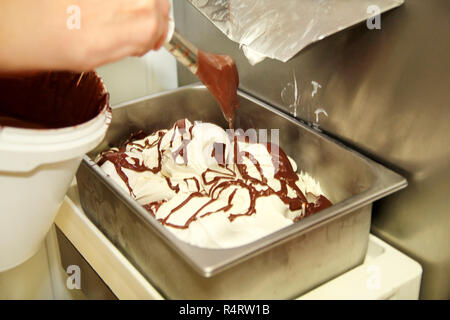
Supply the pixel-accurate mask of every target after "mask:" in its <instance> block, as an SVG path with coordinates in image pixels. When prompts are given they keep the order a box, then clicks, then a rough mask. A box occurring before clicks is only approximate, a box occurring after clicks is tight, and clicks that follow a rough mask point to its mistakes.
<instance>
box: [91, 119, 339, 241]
mask: <svg viewBox="0 0 450 320" xmlns="http://www.w3.org/2000/svg"><path fill="white" fill-rule="evenodd" d="M230 132H231V133H230ZM97 163H98V165H99V166H101V168H102V169H103V170H104V172H106V174H108V175H109V176H110V177H111V179H113V180H114V181H115V182H116V183H117V184H118V185H120V186H121V187H122V188H123V189H124V190H125V191H126V192H128V193H129V194H130V195H131V196H132V197H133V198H135V199H136V200H137V201H138V202H139V203H140V204H142V205H143V206H144V208H146V209H147V210H148V212H149V213H150V214H151V215H152V216H154V217H155V218H156V219H157V220H158V221H159V222H160V223H162V224H163V225H164V226H165V227H166V228H167V229H168V230H170V231H171V232H172V233H174V234H175V235H176V236H177V237H178V238H179V239H181V240H183V241H186V242H188V243H190V244H192V245H196V246H199V247H205V248H230V247H236V246H240V245H244V244H247V243H250V242H252V241H255V240H257V239H259V238H261V237H264V236H266V235H268V234H270V233H272V232H275V231H277V230H279V229H282V228H284V227H286V226H289V225H291V224H292V223H294V222H295V221H298V220H300V219H302V218H304V217H306V216H308V215H311V214H313V213H315V212H317V211H319V210H322V209H324V208H326V207H328V206H330V205H331V203H330V201H329V200H328V199H327V198H326V197H325V196H324V195H323V192H322V190H321V188H320V185H319V183H317V182H316V181H315V180H314V179H313V178H312V177H310V176H309V175H308V174H307V173H303V172H301V173H296V171H297V165H296V163H295V161H293V160H292V159H291V158H290V157H288V156H287V155H286V154H285V153H284V152H283V150H282V149H281V148H279V147H278V146H277V145H275V144H272V143H269V142H267V143H255V142H253V141H249V139H247V138H246V137H245V136H244V135H239V134H236V132H233V131H230V130H229V131H225V130H223V129H222V128H221V127H219V126H217V125H214V124H212V123H203V122H195V123H192V122H190V121H189V120H187V119H182V120H178V121H177V122H176V123H175V124H174V125H173V127H172V128H170V129H168V130H159V131H156V132H154V133H152V134H150V135H146V134H144V133H143V132H139V133H136V134H134V135H133V136H132V137H131V138H130V139H128V140H127V142H125V143H124V144H123V146H122V147H121V148H112V149H110V150H107V151H104V152H102V153H101V154H100V155H99V156H98V158H97Z"/></svg>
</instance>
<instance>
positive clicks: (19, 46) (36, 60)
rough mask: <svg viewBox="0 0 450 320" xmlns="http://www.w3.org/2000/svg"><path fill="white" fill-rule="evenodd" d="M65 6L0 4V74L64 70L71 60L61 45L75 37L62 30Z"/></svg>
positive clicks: (16, 0) (26, 0)
mask: <svg viewBox="0 0 450 320" xmlns="http://www.w3.org/2000/svg"><path fill="white" fill-rule="evenodd" d="M66 3H68V1H65V0H56V1H53V0H40V1H34V0H2V1H0V47H1V50H0V70H3V71H21V70H39V69H64V66H65V65H66V64H67V60H69V59H71V57H70V56H68V55H67V53H66V52H64V50H65V46H64V45H65V44H64V42H66V41H71V38H73V37H74V36H75V35H73V34H70V32H69V30H68V29H67V27H66V19H67V16H68V15H67V13H66V9H65V8H66ZM63 40H64V41H63Z"/></svg>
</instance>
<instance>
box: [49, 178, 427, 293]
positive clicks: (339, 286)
mask: <svg viewBox="0 0 450 320" xmlns="http://www.w3.org/2000/svg"><path fill="white" fill-rule="evenodd" d="M55 224H56V225H57V226H58V227H59V229H61V231H62V232H63V233H64V234H65V236H66V237H67V238H68V239H69V240H70V242H71V243H72V244H73V245H74V246H75V247H76V248H77V250H78V251H79V252H80V254H81V255H82V256H83V257H84V259H85V260H86V261H87V262H88V263H89V264H90V265H91V267H92V268H93V269H94V270H95V271H96V272H97V274H98V275H99V276H100V277H101V278H102V280H103V281H104V282H105V283H106V284H107V285H108V287H109V288H110V289H111V290H112V292H113V293H114V294H115V295H116V296H117V297H118V298H119V299H163V297H162V296H161V295H160V294H159V292H158V291H157V290H156V289H155V288H153V287H152V285H151V284H150V283H149V282H148V281H147V280H146V279H145V278H144V276H142V274H141V273H140V272H139V271H138V270H137V269H136V268H135V267H134V266H133V265H132V264H131V263H130V262H129V261H128V260H127V259H126V258H125V257H124V256H123V255H122V253H121V252H120V251H119V250H118V249H117V248H116V247H115V246H114V245H113V244H112V243H111V242H110V241H109V240H108V239H107V238H106V237H105V235H104V234H103V233H102V232H101V231H100V230H99V229H98V228H97V227H96V226H95V225H94V224H93V223H92V222H91V221H90V220H89V218H88V217H87V216H86V215H85V214H84V212H83V210H82V208H81V206H80V202H79V199H78V192H77V190H76V185H74V186H72V187H71V189H70V190H69V192H68V193H67V196H66V198H65V200H64V202H63V204H62V206H61V208H60V211H59V213H58V216H57V218H56V221H55ZM421 275H422V268H421V266H420V265H419V264H418V263H417V262H416V261H414V260H412V259H411V258H409V257H408V256H406V255H404V254H403V253H401V252H400V251H398V250H396V249H394V248H393V247H391V246H389V245H388V244H387V243H385V242H383V241H382V240H380V239H378V238H377V237H375V236H373V235H370V242H369V249H368V253H367V256H366V259H365V261H364V263H363V264H362V265H360V266H358V267H356V268H354V269H352V270H351V271H348V272H346V273H344V274H342V275H341V276H339V277H337V278H335V279H333V280H331V281H329V282H327V283H325V284H323V285H322V286H320V287H318V288H316V289H314V290H312V291H310V292H308V293H306V294H304V295H302V296H301V297H299V298H298V299H417V298H418V296H419V289H420V281H421Z"/></svg>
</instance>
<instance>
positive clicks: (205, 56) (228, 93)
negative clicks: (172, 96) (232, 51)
mask: <svg viewBox="0 0 450 320" xmlns="http://www.w3.org/2000/svg"><path fill="white" fill-rule="evenodd" d="M164 47H165V48H166V49H167V50H168V51H169V52H170V53H171V54H172V55H173V56H174V57H175V58H176V59H177V60H178V62H180V63H181V64H182V65H183V66H185V67H186V68H187V69H188V70H189V71H191V72H192V73H194V74H195V75H196V76H197V77H198V78H199V79H200V81H202V82H203V84H204V85H205V86H206V87H207V88H208V90H209V91H210V92H211V93H212V95H213V96H214V97H215V98H216V100H217V101H218V102H219V104H220V108H221V109H222V113H223V115H224V117H225V119H226V120H227V122H228V126H229V127H230V129H232V128H233V120H234V112H235V110H236V109H237V108H238V104H239V101H238V96H237V89H238V87H239V75H238V71H237V67H236V63H235V62H234V60H233V58H231V57H230V56H227V55H219V54H213V53H208V52H204V51H201V50H199V49H197V48H196V47H195V46H194V45H193V44H192V43H191V42H190V41H188V40H187V39H185V38H184V37H183V36H182V35H181V34H179V33H178V31H177V30H174V31H173V34H172V36H171V39H170V41H169V42H167V43H166V44H164Z"/></svg>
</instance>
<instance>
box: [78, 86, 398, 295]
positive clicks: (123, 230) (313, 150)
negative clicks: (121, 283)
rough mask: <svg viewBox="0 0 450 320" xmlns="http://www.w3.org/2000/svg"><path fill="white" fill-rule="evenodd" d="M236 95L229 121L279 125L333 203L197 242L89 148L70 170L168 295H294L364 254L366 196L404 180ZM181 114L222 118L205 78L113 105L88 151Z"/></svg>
mask: <svg viewBox="0 0 450 320" xmlns="http://www.w3.org/2000/svg"><path fill="white" fill-rule="evenodd" d="M239 97H240V109H239V112H238V113H237V115H236V121H235V124H236V127H240V128H243V129H248V128H255V129H262V128H264V129H279V130H280V132H279V138H280V145H281V146H282V147H283V149H284V150H285V152H286V153H287V154H289V155H290V156H292V158H293V159H294V160H295V161H296V162H297V163H298V164H299V167H300V168H301V170H305V171H306V172H308V173H310V174H311V175H312V176H313V177H314V178H315V179H317V180H318V181H319V182H320V185H321V187H322V189H323V190H324V192H325V194H326V195H327V197H328V198H329V199H330V200H331V201H332V202H333V203H334V205H333V206H332V207H330V208H327V209H325V210H323V211H321V212H318V213H316V214H314V215H311V216H309V217H307V218H305V219H303V220H301V221H300V222H298V223H294V224H292V225H291V226H289V227H286V228H284V229H281V230H279V231H277V232H274V233H272V234H270V235H268V236H266V237H264V238H261V239H259V240H257V241H255V242H252V243H250V244H247V245H244V246H240V247H236V248H231V249H203V248H199V247H195V246H192V245H189V244H187V243H185V242H182V241H180V240H178V239H177V238H176V237H175V236H174V235H173V234H172V233H171V232H169V231H168V230H166V229H165V228H164V227H163V226H162V225H161V224H160V223H159V222H157V221H156V220H155V219H154V218H153V217H152V216H151V215H150V214H149V213H148V212H147V211H146V210H145V209H144V208H143V207H142V206H141V205H140V204H139V203H138V202H137V201H135V200H134V199H132V198H131V197H130V195H129V194H128V193H127V192H125V191H124V190H122V189H121V188H120V187H119V186H118V185H116V183H115V182H114V181H113V180H112V179H111V178H110V177H109V176H107V175H106V174H105V173H104V172H103V171H102V170H101V169H100V168H99V167H98V166H97V165H96V164H95V163H94V162H93V161H92V160H90V158H89V157H88V156H86V157H85V159H84V161H83V163H82V165H81V167H80V169H79V171H78V173H77V182H78V186H79V188H78V189H79V193H80V200H81V204H82V206H83V209H84V210H85V212H86V214H87V215H88V216H89V217H90V218H91V219H92V220H93V221H94V223H95V224H96V225H97V226H98V227H99V228H100V229H101V230H103V231H104V232H105V234H106V235H107V236H108V238H110V239H111V240H112V242H113V243H114V244H115V245H116V246H117V247H118V248H119V249H120V250H121V251H122V252H123V253H124V254H125V255H126V256H127V257H128V258H129V259H130V261H132V262H133V263H134V264H135V265H136V266H137V267H138V268H139V269H140V270H141V271H142V273H143V274H144V275H145V276H146V277H147V278H148V279H149V281H150V282H152V283H153V285H155V287H157V288H158V289H159V291H160V292H162V293H163V294H164V295H165V296H166V297H168V298H177V299H188V298H193V299H197V298H200V299H206V298H208V299H226V298H233V299H234V298H236V299H238V298H241V299H251V298H254V299H259V298H272V299H277V298H279V299H283V298H292V297H295V296H298V295H299V294H301V293H303V292H305V291H307V290H309V289H311V288H313V287H315V286H317V285H319V284H321V283H323V282H325V281H327V280H329V279H331V278H333V277H335V276H337V275H338V274H341V273H342V272H344V271H346V270H349V269H350V268H352V267H354V266H356V265H358V264H359V263H361V262H362V260H363V258H364V256H365V253H366V250H367V243H368V236H369V227H370V213H371V203H372V202H373V201H375V200H376V199H379V198H381V197H384V196H386V195H388V194H391V193H393V192H395V191H397V190H399V189H401V188H404V187H405V186H406V180H405V179H404V178H402V177H401V176H399V175H398V174H396V173H393V172H392V171H390V170H388V169H386V168H384V167H382V166H380V165H379V164H377V163H375V162H373V161H371V160H369V159H367V158H365V157H362V156H360V155H359V154H358V153H356V152H354V151H352V150H350V149H348V148H346V147H344V146H342V145H339V144H336V143H335V142H334V141H333V140H332V139H330V138H328V137H326V136H324V135H322V134H320V133H318V132H316V131H315V130H312V129H310V128H309V127H308V126H306V125H303V124H301V123H299V122H298V121H295V120H294V119H292V118H290V117H288V116H286V115H284V114H282V113H281V112H277V111H276V110H274V109H273V108H271V107H269V106H267V105H265V104H263V103H261V102H259V101H257V100H255V99H253V98H252V97H250V96H248V95H245V94H243V93H240V94H239ZM183 117H187V118H189V119H191V120H201V121H208V122H213V123H217V124H220V125H222V126H223V127H226V125H227V124H226V123H225V120H224V118H223V116H222V113H221V111H220V108H219V106H218V105H217V102H216V101H215V100H214V99H213V97H212V95H211V94H210V93H209V92H208V91H207V90H206V88H205V87H204V86H200V85H197V86H191V87H184V88H179V89H176V90H174V91H172V92H167V93H164V94H159V95H156V96H153V97H148V98H143V99H139V100H137V101H132V102H129V103H126V104H124V105H121V106H117V107H116V108H114V109H113V121H112V123H111V127H110V130H109V132H108V134H107V136H106V137H105V140H104V141H103V143H102V144H101V145H100V146H99V147H98V148H97V149H96V150H94V151H92V152H91V153H90V154H89V156H90V157H95V156H96V155H97V154H98V153H99V152H100V151H103V150H105V149H106V148H108V147H109V146H111V145H118V144H119V143H120V142H122V141H123V140H124V139H126V138H127V137H129V135H130V133H132V132H135V131H136V130H138V129H144V130H146V131H148V132H151V131H156V130H157V129H162V128H168V127H170V126H171V125H173V123H174V122H175V121H176V120H177V119H179V118H183ZM269 131H270V130H269ZM299 270H302V272H299ZM180 283H182V284H183V285H182V286H180Z"/></svg>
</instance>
